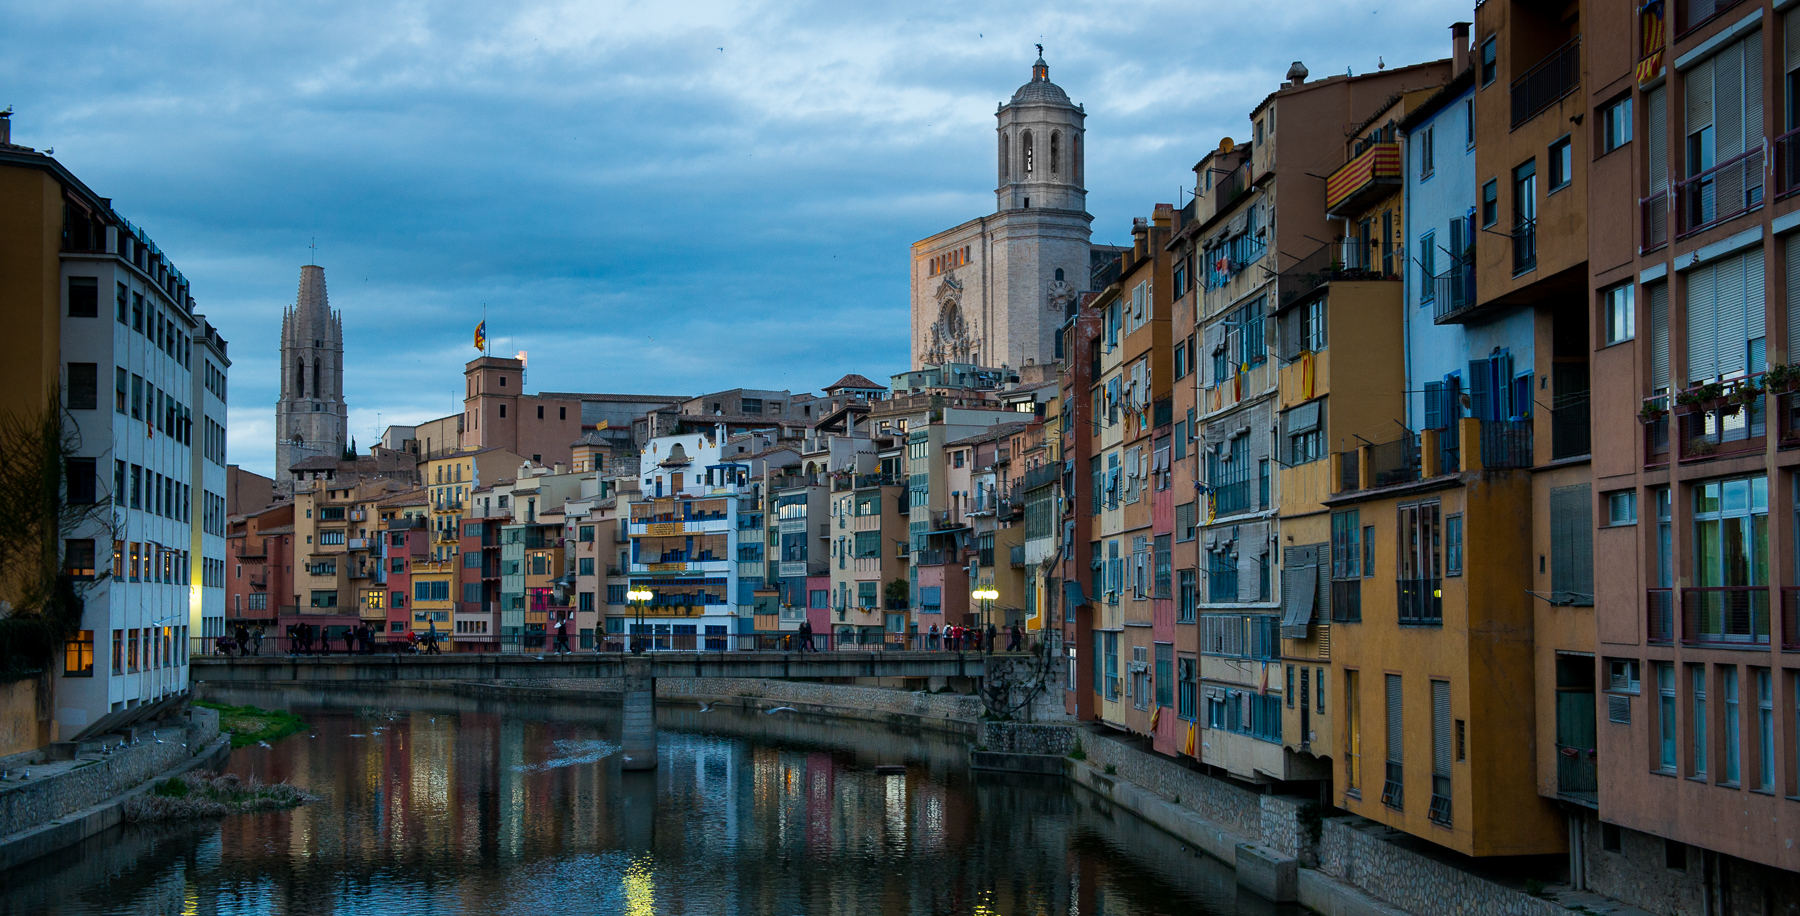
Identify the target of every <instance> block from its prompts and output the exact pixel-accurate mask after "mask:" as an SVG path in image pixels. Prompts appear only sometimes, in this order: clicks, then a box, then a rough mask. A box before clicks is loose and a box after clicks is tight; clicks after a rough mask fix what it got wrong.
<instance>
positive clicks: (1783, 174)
mask: <svg viewBox="0 0 1800 916" xmlns="http://www.w3.org/2000/svg"><path fill="white" fill-rule="evenodd" d="M1774 145H1775V199H1776V200H1780V199H1781V198H1783V197H1786V196H1788V195H1789V194H1792V193H1794V192H1795V191H1800V129H1796V130H1790V131H1788V132H1787V133H1785V134H1782V135H1781V136H1779V137H1776V138H1775V144H1774Z"/></svg>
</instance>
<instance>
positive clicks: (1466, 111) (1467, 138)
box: [1463, 99, 1475, 149]
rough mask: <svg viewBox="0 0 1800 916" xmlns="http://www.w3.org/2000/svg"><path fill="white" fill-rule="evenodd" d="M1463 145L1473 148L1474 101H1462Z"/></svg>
mask: <svg viewBox="0 0 1800 916" xmlns="http://www.w3.org/2000/svg"><path fill="white" fill-rule="evenodd" d="M1463 144H1464V145H1465V146H1467V147H1468V148H1469V149H1474V148H1475V100H1474V99H1464V100H1463Z"/></svg>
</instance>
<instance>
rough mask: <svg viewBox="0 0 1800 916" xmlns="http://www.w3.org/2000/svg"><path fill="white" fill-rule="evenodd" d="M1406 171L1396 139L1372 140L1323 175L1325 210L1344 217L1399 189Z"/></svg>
mask: <svg viewBox="0 0 1800 916" xmlns="http://www.w3.org/2000/svg"><path fill="white" fill-rule="evenodd" d="M1405 177H1406V173H1405V171H1404V166H1403V165H1402V163H1401V161H1400V144H1399V143H1374V144H1370V145H1369V148H1368V149H1365V150H1363V151H1362V152H1360V153H1358V154H1356V155H1355V156H1353V157H1351V159H1350V161H1349V162H1346V163H1344V164H1343V165H1340V166H1338V168H1337V171H1335V172H1332V173H1331V177H1329V178H1327V179H1325V212H1326V213H1328V214H1329V215H1331V216H1335V217H1340V218H1342V217H1346V216H1349V215H1351V214H1354V213H1356V212H1358V211H1361V210H1364V209H1367V208H1368V207H1369V206H1370V205H1371V204H1373V203H1375V202H1376V201H1379V200H1381V199H1382V198H1384V197H1387V196H1388V195H1390V194H1392V193H1394V191H1396V190H1398V189H1399V187H1400V184H1401V182H1402V181H1403V180H1404V179H1405Z"/></svg>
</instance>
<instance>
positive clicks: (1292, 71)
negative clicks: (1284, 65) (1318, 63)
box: [1287, 61, 1307, 86]
mask: <svg viewBox="0 0 1800 916" xmlns="http://www.w3.org/2000/svg"><path fill="white" fill-rule="evenodd" d="M1306 72H1307V71H1306V65H1305V64H1303V63H1301V62H1299V61H1294V65H1293V66H1291V67H1289V68H1288V72H1287V78H1288V82H1290V83H1293V84H1294V85H1296V86H1298V85H1300V84H1301V83H1304V82H1306Z"/></svg>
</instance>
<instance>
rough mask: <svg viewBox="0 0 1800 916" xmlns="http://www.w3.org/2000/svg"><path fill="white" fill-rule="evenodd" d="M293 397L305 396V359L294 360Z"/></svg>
mask: <svg viewBox="0 0 1800 916" xmlns="http://www.w3.org/2000/svg"><path fill="white" fill-rule="evenodd" d="M294 397H297V398H303V397H306V361H305V360H301V359H296V360H294Z"/></svg>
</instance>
